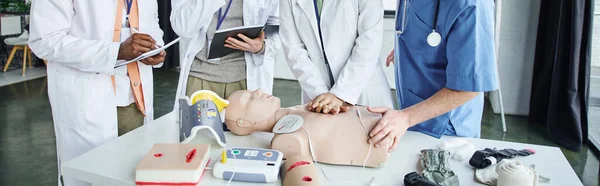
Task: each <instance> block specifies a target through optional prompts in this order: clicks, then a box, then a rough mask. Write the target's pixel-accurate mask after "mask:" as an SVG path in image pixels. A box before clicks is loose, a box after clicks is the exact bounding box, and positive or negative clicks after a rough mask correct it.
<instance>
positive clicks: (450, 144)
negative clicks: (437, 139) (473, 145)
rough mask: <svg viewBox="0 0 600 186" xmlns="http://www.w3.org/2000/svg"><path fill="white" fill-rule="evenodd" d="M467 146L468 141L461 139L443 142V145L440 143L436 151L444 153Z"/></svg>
mask: <svg viewBox="0 0 600 186" xmlns="http://www.w3.org/2000/svg"><path fill="white" fill-rule="evenodd" d="M467 144H469V141H467V140H465V139H462V138H459V139H453V140H448V141H444V143H442V144H440V145H439V146H438V149H440V150H445V151H452V149H457V148H461V147H462V146H465V145H467Z"/></svg>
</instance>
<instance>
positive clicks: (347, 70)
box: [279, 0, 393, 108]
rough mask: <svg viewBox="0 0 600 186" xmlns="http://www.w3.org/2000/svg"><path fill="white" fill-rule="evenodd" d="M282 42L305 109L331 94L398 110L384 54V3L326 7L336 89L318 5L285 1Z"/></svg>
mask: <svg viewBox="0 0 600 186" xmlns="http://www.w3.org/2000/svg"><path fill="white" fill-rule="evenodd" d="M280 3H281V4H280V11H281V15H280V16H281V21H280V22H281V24H280V27H279V30H280V34H281V41H282V45H283V49H284V51H285V57H286V59H287V62H288V65H289V66H290V69H291V70H292V72H293V73H294V75H295V76H296V78H298V82H300V85H301V86H302V95H303V96H302V100H303V102H304V103H307V102H308V101H310V100H312V99H314V98H315V97H317V96H319V95H321V94H323V93H326V92H331V93H333V94H335V95H336V96H337V97H338V98H340V99H342V100H344V101H346V102H349V103H351V104H359V105H366V106H386V107H392V108H393V101H392V93H391V90H390V88H389V85H388V83H387V80H386V77H385V74H384V72H383V67H382V64H381V62H380V59H379V53H380V50H381V45H382V37H383V5H382V2H381V0H327V1H323V9H322V16H321V17H322V19H321V30H322V33H323V43H324V45H325V47H324V48H325V51H326V54H327V58H328V59H329V64H330V66H331V71H332V74H333V77H334V79H335V85H333V87H332V85H330V83H329V77H328V73H327V67H326V66H325V60H324V57H323V53H322V49H321V43H320V40H319V31H318V27H317V19H316V14H315V8H314V6H313V0H281V2H280Z"/></svg>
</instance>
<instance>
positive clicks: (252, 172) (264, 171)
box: [212, 148, 283, 183]
mask: <svg viewBox="0 0 600 186" xmlns="http://www.w3.org/2000/svg"><path fill="white" fill-rule="evenodd" d="M234 155H235V157H234ZM282 161H283V153H281V152H279V151H277V150H271V149H255V148H231V149H228V150H227V151H224V154H222V156H221V159H220V160H219V161H217V162H215V164H214V166H213V170H212V172H213V176H215V177H216V178H220V179H224V180H229V179H231V180H233V181H241V182H253V183H269V182H275V181H277V179H278V178H279V169H280V168H281V164H282ZM232 176H233V179H232V178H231V177H232Z"/></svg>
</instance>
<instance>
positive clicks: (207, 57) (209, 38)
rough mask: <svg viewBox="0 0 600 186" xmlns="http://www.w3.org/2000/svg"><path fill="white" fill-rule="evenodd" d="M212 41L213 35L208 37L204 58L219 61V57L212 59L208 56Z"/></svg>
mask: <svg viewBox="0 0 600 186" xmlns="http://www.w3.org/2000/svg"><path fill="white" fill-rule="evenodd" d="M212 41H213V37H208V48H207V49H206V50H207V52H206V59H208V61H209V62H219V61H221V58H213V59H210V58H209V56H210V47H211V46H212Z"/></svg>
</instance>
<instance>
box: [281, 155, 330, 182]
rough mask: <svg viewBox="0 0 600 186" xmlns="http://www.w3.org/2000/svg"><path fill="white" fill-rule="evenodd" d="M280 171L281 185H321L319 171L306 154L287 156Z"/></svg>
mask: <svg viewBox="0 0 600 186" xmlns="http://www.w3.org/2000/svg"><path fill="white" fill-rule="evenodd" d="M281 171H282V172H283V175H284V178H283V185H303V186H317V185H322V183H321V177H320V174H319V171H318V170H317V167H316V166H315V164H314V162H313V161H312V159H311V158H310V157H308V156H302V155H298V156H292V157H288V158H287V160H285V162H284V163H283V166H282V170H281Z"/></svg>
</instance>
